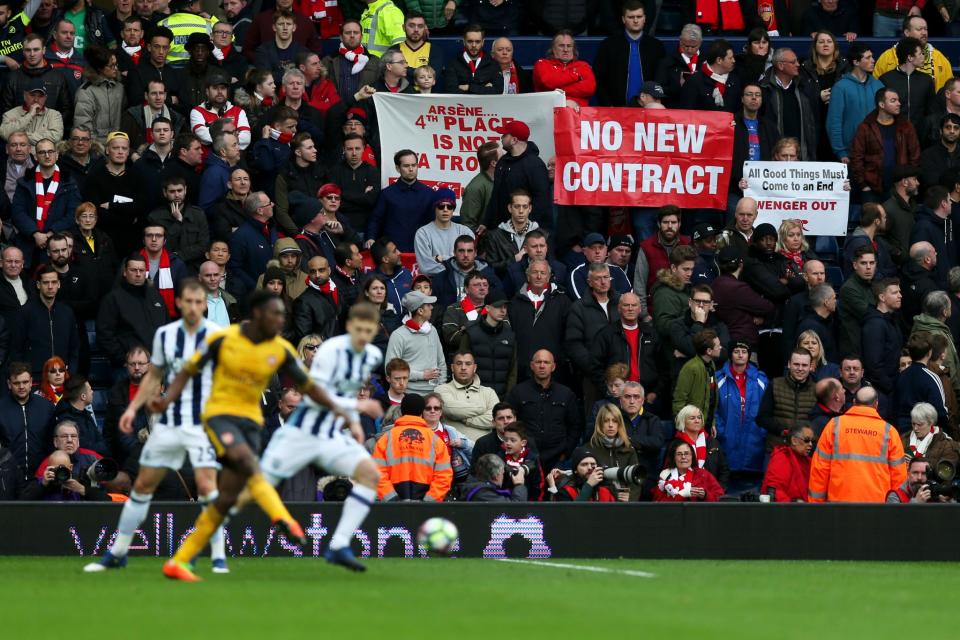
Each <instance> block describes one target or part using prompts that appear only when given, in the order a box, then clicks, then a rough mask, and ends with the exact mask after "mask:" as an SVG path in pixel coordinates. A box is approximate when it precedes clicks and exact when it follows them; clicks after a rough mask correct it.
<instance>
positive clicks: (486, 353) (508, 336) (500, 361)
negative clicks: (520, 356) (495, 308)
mask: <svg viewBox="0 0 960 640" xmlns="http://www.w3.org/2000/svg"><path fill="white" fill-rule="evenodd" d="M460 346H461V348H464V347H466V348H469V349H470V352H471V353H472V354H473V357H474V358H475V359H476V361H477V375H478V376H480V380H481V381H482V382H483V385H484V386H486V387H491V388H492V389H493V390H494V391H496V392H497V396H499V397H501V398H502V397H503V396H505V395H506V393H507V384H508V383H509V381H510V379H511V377H513V369H514V367H516V364H517V338H516V335H514V332H513V327H511V326H510V323H509V322H501V323H499V324H498V325H497V326H496V327H491V326H490V325H489V324H487V322H486V321H485V320H483V319H481V320H478V321H477V322H473V323H471V324H470V325H468V326H467V328H466V330H465V331H464V332H463V338H462V339H461V343H460Z"/></svg>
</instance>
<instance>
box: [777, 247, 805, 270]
mask: <svg viewBox="0 0 960 640" xmlns="http://www.w3.org/2000/svg"><path fill="white" fill-rule="evenodd" d="M780 253H781V255H784V256H786V257H787V258H789V259H790V260H792V261H793V263H794V264H795V265H797V269H800V270H803V253H802V252H800V251H787V250H786V249H781V250H780Z"/></svg>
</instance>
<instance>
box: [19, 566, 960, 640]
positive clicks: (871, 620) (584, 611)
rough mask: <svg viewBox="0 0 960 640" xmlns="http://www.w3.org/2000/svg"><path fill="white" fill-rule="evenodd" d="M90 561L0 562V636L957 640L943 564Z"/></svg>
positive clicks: (950, 572)
mask: <svg viewBox="0 0 960 640" xmlns="http://www.w3.org/2000/svg"><path fill="white" fill-rule="evenodd" d="M891 551H893V548H892V549H891ZM87 561H88V559H84V560H81V559H76V558H69V559H68V558H0V624H2V628H3V637H5V638H10V639H11V640H13V639H19V638H53V637H64V638H70V640H79V639H83V638H96V639H97V640H112V639H113V638H124V639H127V638H130V639H139V638H171V639H178V640H179V639H181V638H182V639H192V638H210V639H211V640H219V639H221V638H223V639H226V640H232V639H234V638H258V639H264V640H268V639H269V640H274V639H283V638H291V639H292V638H306V637H312V638H317V639H318V640H319V639H327V638H373V637H375V636H376V637H379V638H390V639H391V640H406V639H408V638H410V639H414V638H418V639H419V638H426V639H431V640H432V639H434V638H437V639H443V640H446V639H448V638H449V639H451V640H457V639H458V638H484V639H485V640H491V639H494V638H501V637H509V638H511V639H512V638H524V640H533V639H539V638H563V639H581V638H588V637H589V638H607V637H610V638H614V637H616V638H622V637H628V638H660V637H662V638H670V639H673V638H684V637H686V638H690V637H696V638H698V639H703V640H708V639H712V638H737V639H739V638H757V639H761V638H762V639H763V640H771V639H773V640H779V639H782V638H798V639H801V638H802V639H804V640H809V639H814V640H823V639H825V638H869V639H870V640H877V639H879V638H902V637H903V636H904V634H905V633H907V630H908V629H909V628H911V627H913V628H917V629H923V630H925V631H924V632H923V633H934V634H936V635H941V634H943V637H953V633H955V632H956V631H955V630H956V628H957V618H956V613H955V607H954V605H953V604H952V602H953V596H954V594H956V593H957V590H958V588H960V572H958V571H957V565H955V564H952V563H948V562H945V563H939V564H938V563H893V562H890V563H861V562H772V561H768V562H761V561H756V562H711V561H670V560H620V561H616V560H607V561H601V560H557V561H555V562H560V563H567V564H578V565H585V566H593V567H604V568H609V569H616V570H619V569H630V570H637V571H646V572H650V573H654V574H656V575H655V577H653V578H641V577H632V576H627V575H623V574H613V573H588V572H584V571H579V570H573V569H558V568H551V567H542V566H536V565H523V564H511V563H501V562H494V561H489V560H374V561H369V562H368V564H369V571H368V572H367V573H366V574H361V575H355V574H350V573H347V572H346V571H343V570H342V569H340V568H338V567H332V566H329V565H327V564H326V563H324V562H323V561H322V560H294V559H279V558H277V559H234V560H232V561H231V563H230V567H231V569H232V573H231V574H230V575H212V574H210V572H209V571H208V567H209V565H208V562H207V561H201V566H200V569H199V570H198V573H199V574H200V575H202V576H203V577H204V578H205V580H204V582H202V583H199V584H184V583H174V582H171V581H169V580H166V579H164V578H163V577H162V576H161V574H160V562H161V561H160V560H159V559H156V558H133V559H131V562H130V565H129V567H128V568H127V569H125V570H122V571H113V572H109V573H106V574H84V573H82V572H81V568H82V566H83V564H85V562H87ZM651 634H655V635H651ZM691 634H696V635H691Z"/></svg>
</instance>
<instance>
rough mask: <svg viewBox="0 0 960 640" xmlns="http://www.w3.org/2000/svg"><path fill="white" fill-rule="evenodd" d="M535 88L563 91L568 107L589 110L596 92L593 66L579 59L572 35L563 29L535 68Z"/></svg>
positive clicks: (537, 89) (536, 89)
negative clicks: (591, 99)
mask: <svg viewBox="0 0 960 640" xmlns="http://www.w3.org/2000/svg"><path fill="white" fill-rule="evenodd" d="M533 88H534V90H535V91H553V90H554V89H563V91H564V93H566V96H567V106H569V107H574V106H577V107H585V106H587V104H588V103H589V101H590V98H592V97H593V94H594V93H595V92H596V90H597V80H596V78H595V77H594V75H593V69H592V68H591V67H590V65H589V64H588V63H587V62H586V61H585V60H579V59H578V52H577V46H576V44H574V41H573V32H572V31H570V30H568V29H561V30H560V31H558V32H557V34H556V35H555V36H553V41H552V42H551V44H550V51H549V53H548V54H547V57H546V58H541V59H540V60H537V63H536V64H535V65H534V66H533Z"/></svg>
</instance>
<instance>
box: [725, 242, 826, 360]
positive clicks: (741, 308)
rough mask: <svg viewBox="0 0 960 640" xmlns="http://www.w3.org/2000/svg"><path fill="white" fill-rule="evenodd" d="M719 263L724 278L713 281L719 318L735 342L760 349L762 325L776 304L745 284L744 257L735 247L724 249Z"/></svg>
mask: <svg viewBox="0 0 960 640" xmlns="http://www.w3.org/2000/svg"><path fill="white" fill-rule="evenodd" d="M717 261H718V263H719V265H720V277H718V278H717V279H716V280H714V281H713V296H714V298H715V299H716V303H717V310H716V315H717V319H718V320H719V321H720V322H722V323H723V324H724V325H725V326H726V328H727V330H728V331H729V334H730V339H731V340H736V341H740V342H745V343H746V344H748V345H750V346H751V347H752V348H753V349H756V347H757V345H759V343H760V333H759V331H758V327H759V324H758V322H761V323H762V321H763V320H764V319H765V318H767V317H769V316H770V315H771V314H773V312H774V310H775V307H774V304H773V303H772V302H770V301H769V300H767V299H766V298H764V297H763V296H761V295H760V294H758V293H757V292H756V291H754V289H753V288H751V287H750V285H748V284H747V283H745V282H743V281H742V279H741V275H742V273H743V257H742V255H741V254H740V253H739V252H738V250H737V249H736V248H735V247H733V246H728V247H724V248H723V249H721V250H720V253H719V254H718V256H717ZM808 264H809V263H808Z"/></svg>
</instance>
